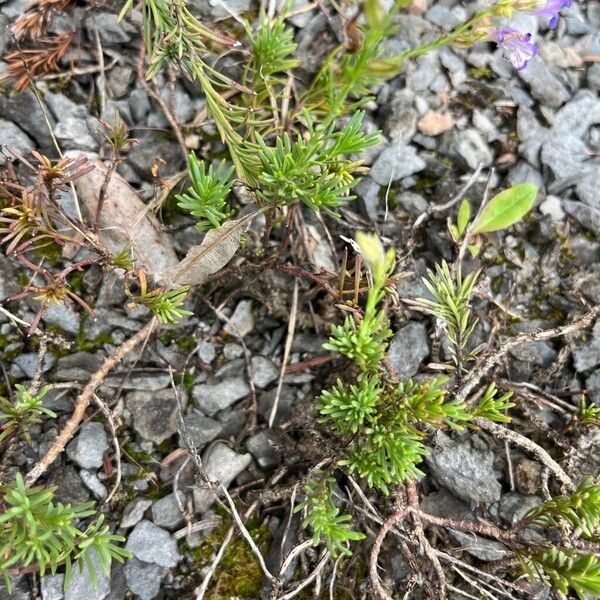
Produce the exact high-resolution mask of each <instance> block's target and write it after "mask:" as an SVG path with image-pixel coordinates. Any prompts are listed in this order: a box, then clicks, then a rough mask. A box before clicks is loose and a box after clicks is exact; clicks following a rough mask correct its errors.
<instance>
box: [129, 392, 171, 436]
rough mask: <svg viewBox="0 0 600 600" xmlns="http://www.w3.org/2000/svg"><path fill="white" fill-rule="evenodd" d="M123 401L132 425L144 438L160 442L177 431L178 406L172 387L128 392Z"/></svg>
mask: <svg viewBox="0 0 600 600" xmlns="http://www.w3.org/2000/svg"><path fill="white" fill-rule="evenodd" d="M125 403H126V404H127V408H129V410H130V411H131V414H132V415H133V427H134V428H135V430H136V431H137V432H138V433H139V434H140V435H141V436H142V437H143V438H144V439H146V440H150V441H152V442H155V443H156V444H160V443H161V442H162V441H163V440H166V439H167V438H169V437H171V436H172V435H173V434H174V433H175V432H176V431H177V419H178V416H177V415H178V407H177V399H176V398H175V394H174V393H173V390H172V389H165V390H158V391H154V392H144V391H135V392H129V393H128V394H127V395H126V399H125Z"/></svg>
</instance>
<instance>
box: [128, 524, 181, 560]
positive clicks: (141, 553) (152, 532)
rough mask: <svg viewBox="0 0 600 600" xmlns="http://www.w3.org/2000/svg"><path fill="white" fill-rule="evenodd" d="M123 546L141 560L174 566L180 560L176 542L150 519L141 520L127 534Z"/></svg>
mask: <svg viewBox="0 0 600 600" xmlns="http://www.w3.org/2000/svg"><path fill="white" fill-rule="evenodd" d="M125 548H126V549H127V550H129V551H130V552H132V553H133V555H134V556H135V557H136V558H138V559H139V560H141V561H144V562H148V563H152V564H156V565H161V566H163V567H175V566H176V565H177V563H178V562H179V561H180V560H181V555H180V554H179V552H178V551H177V543H176V542H175V540H174V539H173V538H172V537H171V535H170V534H169V532H168V531H165V530H164V529H161V528H160V527H158V525H155V524H154V523H152V522H151V521H146V520H144V521H141V522H140V523H138V524H137V525H136V526H135V529H134V530H133V531H132V532H131V533H130V534H129V538H128V539H127V544H126V545H125Z"/></svg>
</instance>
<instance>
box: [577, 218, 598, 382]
mask: <svg viewBox="0 0 600 600" xmlns="http://www.w3.org/2000/svg"><path fill="white" fill-rule="evenodd" d="M599 216H600V215H599ZM573 359H574V363H575V369H576V370H577V371H578V372H580V373H581V372H582V371H587V370H589V369H592V368H594V367H596V366H598V365H600V319H598V320H597V321H596V324H595V325H594V329H593V330H592V335H591V339H590V341H589V342H587V343H586V344H584V345H582V346H581V347H579V348H577V349H576V350H575V351H574V352H573Z"/></svg>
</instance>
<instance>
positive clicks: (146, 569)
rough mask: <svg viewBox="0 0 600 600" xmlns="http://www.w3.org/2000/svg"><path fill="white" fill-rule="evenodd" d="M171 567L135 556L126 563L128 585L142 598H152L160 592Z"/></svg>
mask: <svg viewBox="0 0 600 600" xmlns="http://www.w3.org/2000/svg"><path fill="white" fill-rule="evenodd" d="M168 571H169V569H168V568H167V567H163V566H161V565H157V564H153V563H148V562H143V561H141V560H138V559H137V558H135V557H133V558H130V559H129V560H128V561H127V563H126V564H125V568H124V573H125V579H126V581H127V587H129V589H130V590H131V591H132V592H133V593H134V594H136V596H138V597H139V598H140V600H152V598H155V597H156V596H158V594H159V592H160V584H161V581H162V579H163V577H164V576H165V575H166V574H167V573H168Z"/></svg>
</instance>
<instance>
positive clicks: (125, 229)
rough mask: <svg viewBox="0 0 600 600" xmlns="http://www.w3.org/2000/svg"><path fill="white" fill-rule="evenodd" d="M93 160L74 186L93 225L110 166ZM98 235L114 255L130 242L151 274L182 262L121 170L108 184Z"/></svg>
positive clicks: (137, 256) (139, 264) (87, 218)
mask: <svg viewBox="0 0 600 600" xmlns="http://www.w3.org/2000/svg"><path fill="white" fill-rule="evenodd" d="M90 163H91V164H93V165H94V167H95V169H94V170H93V171H91V172H90V173H87V174H86V175H84V176H83V177H80V178H79V179H77V180H76V181H75V188H76V190H77V194H78V198H79V203H80V206H81V210H82V213H83V215H84V217H85V218H86V220H87V222H88V224H90V225H93V223H94V221H95V218H96V209H97V206H98V198H99V194H100V189H101V188H102V184H103V183H104V178H105V177H106V172H107V167H106V166H105V165H104V163H102V161H99V160H93V161H90ZM98 236H99V238H100V242H101V243H102V244H103V245H104V247H105V248H106V249H107V250H108V251H109V252H110V253H111V254H113V255H114V254H118V253H119V252H120V251H121V250H122V249H123V248H124V247H125V246H126V245H127V244H131V247H132V253H133V258H134V260H135V261H136V266H137V267H141V268H143V269H145V270H146V272H147V273H148V274H149V275H150V276H151V277H156V276H157V275H158V274H159V273H161V272H162V271H165V270H167V269H172V268H173V267H174V266H175V265H177V263H178V262H179V261H178V259H177V255H176V254H175V250H173V246H172V245H171V241H170V239H169V237H168V236H167V235H166V234H165V233H163V232H162V231H161V229H160V223H159V222H158V220H157V219H156V218H155V217H154V215H152V213H151V212H150V211H148V207H147V206H146V205H145V204H144V202H142V200H141V199H140V197H139V196H138V195H137V193H136V191H135V190H134V189H133V188H132V187H131V186H130V185H129V184H128V183H127V182H126V181H125V180H124V179H123V178H122V177H121V176H120V175H119V174H118V173H113V174H112V177H111V179H110V182H109V184H108V187H107V188H106V196H105V200H104V206H103V207H102V214H101V215H100V221H99V231H98Z"/></svg>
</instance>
